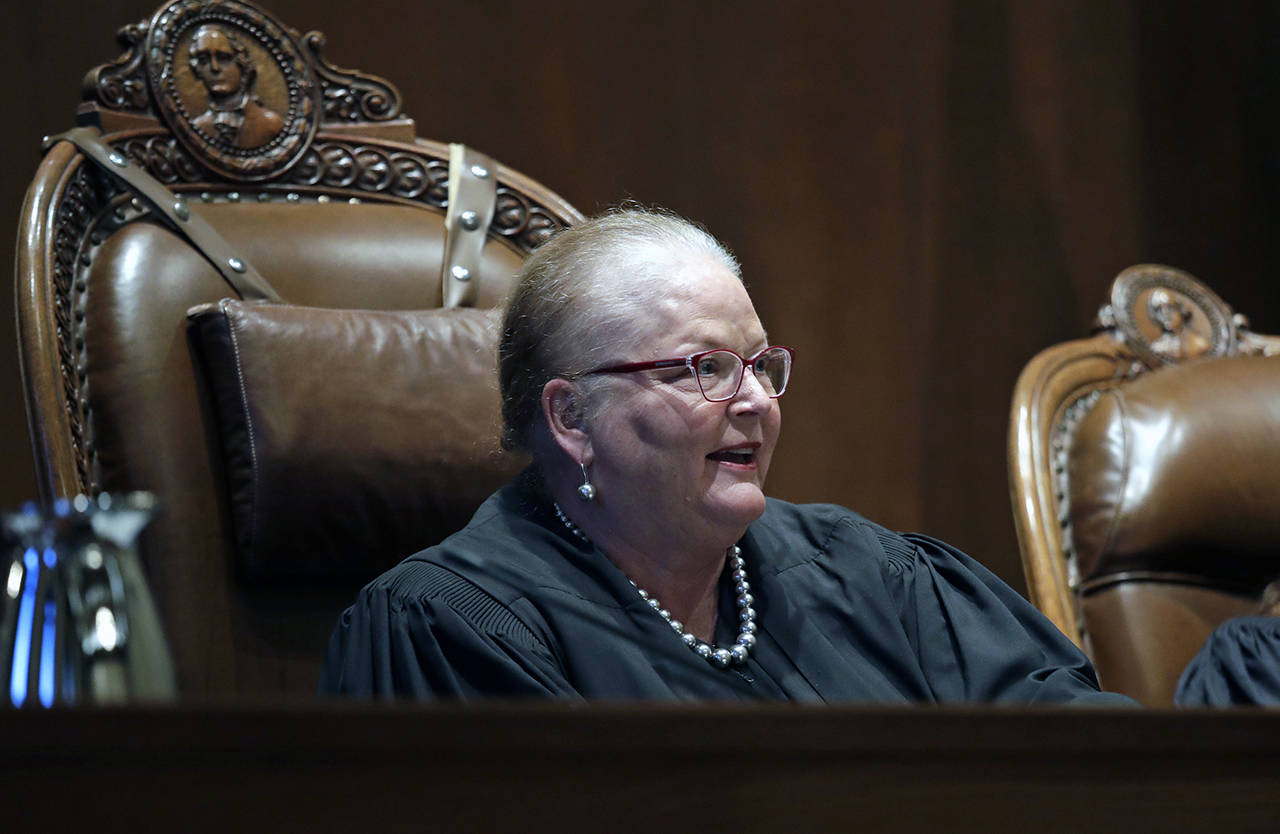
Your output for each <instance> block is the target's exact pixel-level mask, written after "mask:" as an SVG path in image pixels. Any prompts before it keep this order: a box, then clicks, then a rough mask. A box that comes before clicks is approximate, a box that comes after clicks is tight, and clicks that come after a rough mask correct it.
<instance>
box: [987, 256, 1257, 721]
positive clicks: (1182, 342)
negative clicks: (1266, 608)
mask: <svg viewBox="0 0 1280 834" xmlns="http://www.w3.org/2000/svg"><path fill="white" fill-rule="evenodd" d="M1276 353H1280V338H1276V337H1271V336H1262V335H1258V334H1255V333H1252V332H1250V331H1249V330H1248V329H1247V322H1246V321H1245V320H1244V318H1243V317H1241V316H1239V315H1234V314H1233V313H1232V311H1231V309H1230V308H1229V307H1228V306H1227V305H1226V304H1225V303H1223V301H1222V300H1221V299H1219V298H1218V297H1217V296H1216V295H1214V293H1213V292H1212V291H1210V290H1209V289H1208V288H1207V287H1205V286H1204V285H1203V284H1202V283H1200V282H1199V281H1197V280H1196V279H1195V278H1193V277H1192V276H1190V275H1188V274H1186V273H1184V272H1180V271H1178V270H1176V269H1171V268H1169V267H1163V266H1153V265H1143V266H1135V267H1132V268H1130V269H1127V270H1125V271H1124V272H1122V273H1121V274H1120V275H1119V276H1118V277H1117V278H1116V279H1115V282H1114V283H1113V284H1112V287H1111V297H1110V302H1109V303H1108V304H1106V305H1105V306H1103V307H1102V309H1101V311H1100V312H1099V315H1098V322H1097V332H1096V333H1095V335H1094V336H1093V337H1091V338H1089V339H1082V340H1078V341H1072V342H1066V343H1064V344H1060V345H1056V346H1054V347H1051V348H1049V349H1047V350H1045V351H1043V352H1042V353H1040V354H1039V355H1038V356H1036V357H1035V358H1034V359H1032V360H1031V362H1030V363H1028V365H1027V366H1026V368H1025V369H1024V370H1023V372H1022V375H1021V377H1020V378H1019V380H1018V383H1017V387H1016V389H1015V392H1014V398H1013V413H1012V419H1011V423H1010V430H1009V478H1010V490H1011V496H1012V499H1013V507H1014V517H1015V521H1016V524H1017V529H1018V539H1019V543H1020V545H1021V549H1022V560H1023V567H1024V569H1025V571H1026V576H1027V585H1028V590H1029V593H1030V597H1031V600H1032V602H1034V603H1035V604H1036V605H1037V606H1038V607H1039V608H1040V609H1041V610H1042V611H1043V612H1044V613H1045V614H1046V615H1048V617H1049V618H1050V619H1051V620H1053V622H1054V623H1055V624H1056V625H1057V626H1058V627H1059V628H1061V629H1062V630H1063V631H1064V632H1065V633H1066V634H1067V635H1068V636H1070V637H1071V638H1072V639H1074V640H1075V641H1076V642H1077V643H1078V644H1079V645H1081V646H1082V647H1083V648H1084V649H1085V650H1086V651H1087V652H1088V654H1089V655H1090V656H1091V657H1092V659H1093V661H1094V664H1095V666H1096V667H1097V670H1098V675H1099V678H1100V680H1101V683H1102V685H1103V686H1104V687H1105V688H1107V689H1111V690H1116V691H1119V692H1124V693H1126V694H1129V695H1131V696H1133V697H1135V698H1137V699H1138V700H1140V701H1142V702H1144V703H1146V704H1149V705H1168V704H1171V703H1172V699H1173V692H1174V689H1175V687H1176V685H1177V681H1178V677H1179V675H1180V674H1181V672H1182V669H1183V668H1184V667H1185V665H1186V664H1187V662H1188V661H1189V660H1190V659H1191V658H1192V656H1193V655H1194V654H1195V652H1196V651H1197V650H1198V649H1199V648H1200V646H1201V645H1202V644H1203V642H1204V640H1205V638H1206V637H1207V636H1208V634H1209V633H1210V631H1212V630H1213V628H1214V627H1215V626H1216V625H1218V624H1219V623H1221V622H1222V621H1223V620H1225V619H1227V618H1229V617H1232V616H1235V615H1239V614H1248V613H1252V612H1254V611H1256V610H1257V608H1258V605H1259V601H1260V599H1261V595H1262V592H1263V589H1264V587H1265V586H1266V584H1267V582H1268V580H1270V579H1272V578H1274V577H1275V576H1276V575H1277V574H1280V358H1271V357H1272V355H1273V354H1276Z"/></svg>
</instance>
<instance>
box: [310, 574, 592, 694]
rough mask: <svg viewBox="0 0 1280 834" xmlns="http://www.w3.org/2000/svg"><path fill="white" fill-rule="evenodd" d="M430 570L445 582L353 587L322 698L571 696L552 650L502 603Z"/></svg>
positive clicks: (332, 642)
mask: <svg viewBox="0 0 1280 834" xmlns="http://www.w3.org/2000/svg"><path fill="white" fill-rule="evenodd" d="M433 570H435V571H437V572H438V573H443V574H447V576H446V577H445V578H444V579H443V580H442V579H441V577H440V576H435V577H433V581H432V582H429V583H420V582H419V583H413V582H403V581H395V580H394V579H393V580H379V581H377V582H375V583H373V584H372V585H370V586H368V587H366V588H365V589H364V590H363V591H361V593H360V595H359V597H358V598H357V599H356V602H355V604H353V605H352V606H351V607H350V608H348V609H347V610H346V611H345V612H344V613H343V615H342V618H341V620H340V621H339V623H338V626H337V628H336V629H335V631H334V633H333V637H332V638H331V640H330V642H329V652H328V655H327V657H326V660H325V667H324V671H323V672H322V675H321V680H320V692H321V693H322V694H333V695H348V696H356V697H364V698H386V699H389V698H393V697H403V696H408V697H416V698H454V699H471V698H475V697H481V696H485V695H492V694H493V693H495V692H501V693H503V695H504V697H505V696H510V697H524V696H535V697H542V698H546V697H563V698H571V699H573V698H578V697H580V696H579V695H578V694H577V693H576V692H575V691H574V690H573V688H572V687H571V686H570V685H569V683H568V681H567V680H566V678H565V675H564V673H563V671H562V669H561V665H560V663H559V662H558V660H557V658H556V653H555V652H554V650H553V649H552V647H551V646H550V645H548V643H547V642H546V640H544V639H541V638H540V637H539V636H538V635H537V634H535V633H534V631H533V630H532V629H531V628H530V627H529V626H528V625H526V624H525V623H524V622H523V621H522V620H521V619H520V618H519V617H517V616H516V615H515V614H514V613H513V612H512V611H511V609H510V608H509V607H508V606H505V605H503V604H502V603H500V602H499V601H498V600H496V599H494V598H493V597H492V596H490V595H489V594H487V593H485V592H484V591H483V590H481V589H480V588H478V587H476V586H475V585H473V584H471V583H470V582H467V581H466V580H464V579H461V578H460V577H457V576H456V575H453V574H449V573H448V572H447V571H440V570H439V569H433ZM422 585H425V586H426V587H421V586H422ZM406 586H407V587H406Z"/></svg>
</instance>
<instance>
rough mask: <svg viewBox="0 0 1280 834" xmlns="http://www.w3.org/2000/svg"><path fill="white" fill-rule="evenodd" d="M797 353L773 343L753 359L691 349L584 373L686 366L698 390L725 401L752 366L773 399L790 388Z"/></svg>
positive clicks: (721, 351)
mask: <svg viewBox="0 0 1280 834" xmlns="http://www.w3.org/2000/svg"><path fill="white" fill-rule="evenodd" d="M795 355H796V352H795V351H794V350H792V349H791V348H789V347H784V346H782V345H770V346H769V347H767V348H765V349H764V350H762V351H760V352H759V353H757V354H756V355H755V356H752V357H751V358H749V359H748V358H745V357H743V356H742V355H741V354H739V353H737V352H736V351H732V350H729V349H728V348H716V349H715V350H704V351H702V352H700V353H691V354H689V355H688V356H678V357H675V358H674V359H657V360H654V361H652V362H627V363H625V364H622V365H608V366H606V367H603V368H596V369H595V370H593V371H587V372H586V373H585V374H583V376H589V375H591V374H629V373H633V372H635V371H656V370H659V369H661V368H679V367H681V366H684V367H686V368H688V369H689V372H690V373H691V374H693V378H694V379H696V380H697V381H698V390H699V391H701V392H702V396H704V397H706V398H707V399H708V400H710V401H711V402H713V403H721V402H724V401H726V400H731V399H733V398H734V397H736V396H738V390H739V389H740V388H741V387H742V377H743V375H744V374H745V373H746V370H747V367H748V366H750V367H751V370H752V372H753V373H754V374H755V375H756V379H757V380H758V381H759V382H760V387H761V388H763V389H764V392H765V393H766V394H767V395H769V397H771V398H772V399H777V398H778V397H781V396H782V395H783V394H785V393H786V391H787V383H788V382H790V381H791V365H792V363H793V362H794V361H795Z"/></svg>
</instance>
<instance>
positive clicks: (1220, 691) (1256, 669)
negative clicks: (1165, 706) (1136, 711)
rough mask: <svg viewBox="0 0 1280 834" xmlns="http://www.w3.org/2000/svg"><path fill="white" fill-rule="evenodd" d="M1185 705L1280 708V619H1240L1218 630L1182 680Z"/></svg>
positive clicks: (1178, 700) (1179, 698)
mask: <svg viewBox="0 0 1280 834" xmlns="http://www.w3.org/2000/svg"><path fill="white" fill-rule="evenodd" d="M1173 702H1174V703H1175V704H1177V705H1178V706H1182V707H1227V706H1269V707H1280V617H1264V616H1255V617H1235V618H1233V619H1230V620H1227V621H1226V622H1225V623H1223V624H1222V625H1220V626H1218V627H1217V628H1215V629H1214V630H1213V633H1212V634H1210V635H1209V639H1208V640H1206V641H1205V644H1204V646H1203V647H1202V648H1201V649H1200V651H1199V653H1197V654H1196V656H1195V657H1194V658H1192V660H1191V662H1190V663H1189V664H1187V668H1186V669H1185V670H1183V672H1182V677H1181V678H1180V679H1179V680H1178V690H1177V692H1176V693H1175V695H1174V696H1173Z"/></svg>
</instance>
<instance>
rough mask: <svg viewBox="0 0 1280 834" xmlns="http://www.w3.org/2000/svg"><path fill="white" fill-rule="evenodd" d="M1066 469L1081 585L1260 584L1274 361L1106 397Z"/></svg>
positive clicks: (1275, 439)
mask: <svg viewBox="0 0 1280 834" xmlns="http://www.w3.org/2000/svg"><path fill="white" fill-rule="evenodd" d="M1067 472H1068V484H1069V487H1070V489H1069V492H1070V495H1069V501H1070V507H1071V517H1072V519H1073V524H1072V527H1073V529H1072V534H1073V537H1074V540H1075V546H1076V551H1077V556H1078V559H1079V564H1080V568H1081V573H1082V575H1083V576H1084V577H1085V578H1086V579H1088V578H1097V577H1102V576H1114V575H1118V574H1125V573H1135V572H1137V573H1141V574H1147V575H1151V574H1155V575H1159V574H1177V575H1180V576H1182V577H1201V578H1204V579H1205V580H1208V581H1216V580H1222V581H1225V582H1228V583H1236V584H1240V585H1242V586H1249V587H1252V586H1254V585H1257V586H1258V587H1259V588H1260V587H1261V584H1264V583H1265V581H1266V580H1267V578H1268V577H1270V576H1272V575H1274V574H1276V573H1280V358H1264V357H1232V358H1226V359H1214V360H1205V361H1201V362H1197V363H1193V364H1189V365H1183V366H1178V367H1172V368H1167V369H1164V370H1160V371H1156V372H1154V373H1151V374H1148V375H1146V376H1144V377H1141V378H1139V379H1137V380H1135V381H1134V382H1132V383H1130V384H1127V385H1122V386H1120V387H1117V388H1114V389H1112V390H1110V391H1107V392H1105V393H1104V394H1103V395H1102V397H1101V398H1100V399H1099V400H1098V402H1097V403H1096V404H1095V405H1094V406H1093V407H1092V408H1091V409H1090V410H1089V412H1088V413H1087V414H1086V415H1085V416H1084V417H1083V418H1082V419H1081V420H1080V423H1079V425H1078V426H1077V427H1076V430H1075V432H1074V434H1073V437H1072V441H1071V451H1070V455H1069V458H1068V470H1067Z"/></svg>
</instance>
